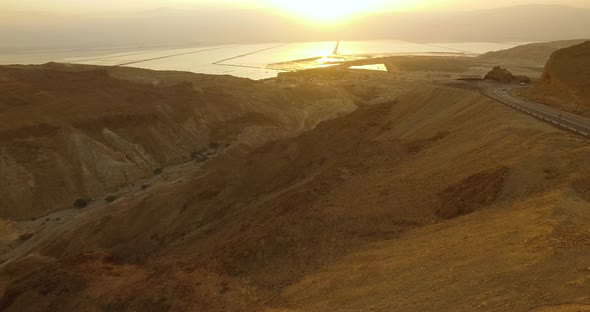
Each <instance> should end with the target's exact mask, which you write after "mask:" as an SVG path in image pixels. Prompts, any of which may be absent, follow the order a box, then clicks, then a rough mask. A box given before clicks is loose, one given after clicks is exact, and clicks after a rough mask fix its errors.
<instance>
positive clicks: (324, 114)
mask: <svg viewBox="0 0 590 312" xmlns="http://www.w3.org/2000/svg"><path fill="white" fill-rule="evenodd" d="M0 93H1V94H2V96H1V97H0V171H1V172H2V175H1V176H0V198H1V199H0V218H12V219H24V218H30V217H39V216H43V215H46V214H49V213H51V212H54V211H57V210H63V209H66V208H69V207H71V205H72V203H74V201H75V200H76V199H85V198H96V197H101V196H105V195H106V194H108V193H110V192H115V191H117V190H118V189H121V188H123V187H125V186H128V185H130V184H132V183H134V182H137V181H139V180H142V179H145V178H148V177H150V176H153V175H154V172H156V173H157V172H159V169H160V168H163V167H166V166H170V165H175V164H179V163H183V162H187V161H190V160H191V159H202V158H203V157H204V156H203V155H204V154H211V153H218V152H221V151H223V150H226V149H231V148H243V147H248V148H252V147H256V146H259V145H261V144H263V143H265V142H267V141H269V140H275V139H277V138H282V137H287V136H292V135H296V134H297V133H300V132H301V131H305V130H308V129H311V128H313V127H314V126H315V125H316V124H317V123H318V122H320V121H322V120H326V119H330V118H334V117H336V116H340V115H342V114H345V113H348V112H351V111H353V110H355V109H356V105H355V104H354V102H355V101H357V99H356V97H355V96H353V95H351V94H349V93H346V92H345V91H343V90H342V89H340V88H334V87H329V86H318V85H314V84H309V83H304V82H301V83H299V82H295V83H285V84H276V83H275V84H271V83H265V82H255V81H251V80H247V79H238V78H233V77H229V76H228V77H215V76H205V75H196V74H189V73H174V72H169V73H166V72H159V73H155V72H150V71H146V70H139V69H131V68H129V69H123V68H98V67H86V66H69V65H60V64H48V65H45V66H40V67H22V66H21V67H16V66H15V67H2V68H0Z"/></svg>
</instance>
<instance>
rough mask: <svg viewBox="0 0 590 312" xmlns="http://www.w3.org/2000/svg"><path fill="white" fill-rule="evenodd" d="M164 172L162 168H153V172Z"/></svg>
mask: <svg viewBox="0 0 590 312" xmlns="http://www.w3.org/2000/svg"><path fill="white" fill-rule="evenodd" d="M163 172H164V169H162V168H157V169H155V170H154V174H162V173H163Z"/></svg>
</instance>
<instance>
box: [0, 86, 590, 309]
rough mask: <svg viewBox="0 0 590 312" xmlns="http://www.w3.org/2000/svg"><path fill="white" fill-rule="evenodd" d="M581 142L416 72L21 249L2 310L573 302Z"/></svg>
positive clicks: (67, 223) (582, 243) (583, 293)
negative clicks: (421, 79)
mask: <svg viewBox="0 0 590 312" xmlns="http://www.w3.org/2000/svg"><path fill="white" fill-rule="evenodd" d="M391 86H392V87H394V86H395V83H394V82H392V83H391ZM589 151H590V147H589V146H588V144H587V142H586V141H585V140H584V139H583V138H579V137H576V136H573V135H571V134H568V133H564V132H562V131H560V130H558V129H556V128H553V127H552V126H550V125H547V124H544V123H542V122H540V121H538V120H535V119H533V118H529V117H528V116H526V115H523V114H518V113H514V111H513V110H511V109H510V108H507V107H505V106H502V105H499V104H498V103H496V102H494V101H492V100H490V99H488V98H485V97H483V96H482V95H480V94H479V93H477V92H471V91H465V90H458V89H451V88H447V87H440V86H434V85H427V84H423V85H420V86H418V87H416V88H414V89H412V90H410V91H407V92H405V93H404V94H402V95H401V96H400V97H399V98H398V99H397V100H392V101H388V102H385V103H380V104H375V105H364V106H362V107H361V108H360V109H358V110H357V111H355V112H353V113H350V114H348V115H346V116H344V117H341V118H337V119H333V120H329V121H325V122H322V123H320V124H319V125H318V126H317V127H316V128H314V129H313V130H310V131H308V132H305V133H303V134H301V135H300V136H298V137H292V138H284V139H281V140H278V141H276V142H270V143H267V144H265V145H263V146H261V147H259V148H257V149H255V150H254V151H253V152H252V153H250V154H246V155H244V154H240V153H234V152H233V151H231V150H230V151H228V153H226V154H223V155H220V156H219V157H217V158H215V159H212V160H211V161H209V162H207V163H206V164H205V165H203V166H202V167H201V168H199V170H198V171H197V172H196V173H195V174H194V175H192V176H190V177H184V178H183V179H181V180H178V181H175V183H169V184H163V185H160V186H156V187H154V188H153V189H150V190H148V191H147V192H145V193H142V194H139V195H138V196H134V197H128V198H122V199H120V200H118V201H116V202H114V203H113V204H111V205H107V206H105V207H100V208H97V209H94V210H88V211H83V212H81V213H80V214H78V215H76V216H75V217H73V218H71V219H68V220H63V222H62V223H60V224H59V226H57V227H52V228H46V229H43V230H42V231H40V232H38V233H35V234H34V235H33V237H30V238H28V240H26V241H25V242H21V243H15V245H14V248H13V250H12V251H11V255H12V258H11V259H10V260H9V261H6V262H5V263H4V264H3V265H2V270H1V271H0V272H2V274H0V277H3V280H2V281H5V282H6V284H5V291H4V296H3V298H2V300H0V309H5V310H7V311H21V310H28V309H31V308H32V307H33V305H35V307H37V308H40V309H49V310H53V311H67V310H72V309H77V310H100V309H104V310H153V311H157V310H185V311H189V310H207V311H289V312H291V311H351V310H353V311H354V310H361V311H362V310H371V309H372V310H376V311H473V310H485V311H543V310H542V309H544V308H546V307H547V308H554V309H562V311H569V310H567V309H569V308H572V309H573V308H576V307H578V308H579V307H582V305H584V304H590V298H589V297H588V293H589V291H590V284H589V283H588V280H589V279H590V273H588V268H589V267H590V263H589V262H588V259H587V257H586V255H587V252H588V243H590V230H589V229H588V226H587V224H588V222H587V221H588V220H589V219H590V213H589V212H588V209H587V207H588V206H589V203H588V200H590V196H589V195H590V193H589V190H590V182H589V181H588V179H587V178H586V177H584V175H583V174H582V172H583V171H584V170H585V169H587V168H590V161H589V160H588V157H587V154H588V152H589ZM19 268H21V270H23V269H22V268H26V269H24V271H27V272H32V273H29V274H23V273H22V272H21V271H20V270H19ZM35 269H38V270H35ZM582 308H583V307H582ZM535 309H537V310H535Z"/></svg>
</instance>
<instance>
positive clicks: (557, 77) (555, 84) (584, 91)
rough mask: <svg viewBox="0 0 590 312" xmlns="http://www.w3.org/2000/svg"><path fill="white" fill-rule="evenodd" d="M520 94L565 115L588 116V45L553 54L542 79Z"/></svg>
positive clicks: (589, 74)
mask: <svg viewBox="0 0 590 312" xmlns="http://www.w3.org/2000/svg"><path fill="white" fill-rule="evenodd" d="M522 93H523V94H525V95H527V96H530V97H532V98H534V99H536V100H539V101H541V102H544V103H547V104H549V105H552V106H555V107H559V108H561V109H564V110H566V111H570V112H574V113H577V114H581V115H585V116H590V41H586V42H584V43H581V44H578V45H575V46H572V47H569V48H565V49H561V50H559V51H556V52H555V53H553V54H552V55H551V58H550V59H549V61H548V62H547V65H546V67H545V71H544V72H543V75H542V77H541V79H540V80H539V81H538V82H537V83H536V84H535V85H534V86H533V87H532V88H530V89H528V90H524V91H522Z"/></svg>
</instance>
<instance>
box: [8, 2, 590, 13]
mask: <svg viewBox="0 0 590 312" xmlns="http://www.w3.org/2000/svg"><path fill="white" fill-rule="evenodd" d="M529 3H535V4H561V5H571V6H578V7H587V8H590V1H589V0H493V1H492V0H84V1H80V0H1V1H0V11H2V12H4V13H6V12H10V11H41V12H59V13H98V12H117V11H132V10H133V11H134V10H151V9H157V8H164V7H165V8H187V7H194V6H200V5H216V6H234V7H247V8H273V9H279V10H283V11H291V12H293V13H296V14H304V15H314V14H315V15H318V14H319V15H321V14H328V13H327V12H324V13H317V12H318V11H333V12H336V13H334V14H343V13H350V12H351V11H354V12H362V11H383V10H387V11H399V10H421V11H424V10H429V11H430V10H445V11H456V10H472V9H485V8H497V7H506V6H512V5H522V4H529Z"/></svg>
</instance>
